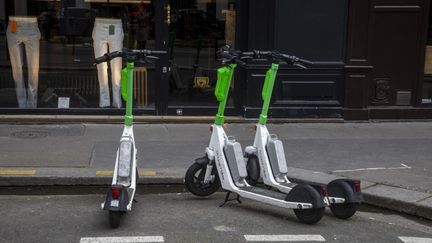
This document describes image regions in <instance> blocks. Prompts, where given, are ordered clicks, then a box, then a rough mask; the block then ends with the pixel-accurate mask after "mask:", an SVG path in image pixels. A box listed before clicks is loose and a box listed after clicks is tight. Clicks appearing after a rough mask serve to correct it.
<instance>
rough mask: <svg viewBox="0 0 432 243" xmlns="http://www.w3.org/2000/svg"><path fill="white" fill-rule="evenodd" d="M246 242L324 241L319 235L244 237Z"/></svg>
mask: <svg viewBox="0 0 432 243" xmlns="http://www.w3.org/2000/svg"><path fill="white" fill-rule="evenodd" d="M244 237H245V239H246V241H326V240H325V239H324V237H322V236H321V235H244Z"/></svg>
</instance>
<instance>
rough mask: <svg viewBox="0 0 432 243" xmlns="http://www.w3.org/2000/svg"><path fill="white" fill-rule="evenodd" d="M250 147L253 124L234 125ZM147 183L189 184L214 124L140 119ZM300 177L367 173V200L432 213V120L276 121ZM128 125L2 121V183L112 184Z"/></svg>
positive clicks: (230, 130)
mask: <svg viewBox="0 0 432 243" xmlns="http://www.w3.org/2000/svg"><path fill="white" fill-rule="evenodd" d="M226 130H227V134H229V135H234V136H236V138H237V140H238V141H239V142H240V143H241V144H242V146H246V145H250V144H251V143H252V142H253V135H254V134H253V133H254V130H253V123H236V124H228V125H226ZM134 131H135V139H136V144H137V148H138V163H139V168H140V169H139V173H140V183H142V184H181V183H183V176H184V174H185V171H186V169H187V168H188V166H189V165H190V164H191V163H192V162H193V159H194V158H197V157H200V156H202V155H203V154H204V148H205V147H206V146H207V144H208V141H209V137H210V131H209V125H208V124H199V123H194V124H177V123H176V124H137V125H135V127H134ZM269 131H270V132H271V133H275V134H277V135H278V136H279V138H280V139H281V140H282V141H283V143H284V147H285V153H286V158H287V162H288V165H289V166H290V168H289V169H290V172H289V175H290V178H291V179H292V180H293V181H307V182H314V183H328V182H329V181H331V180H332V179H335V178H340V177H347V178H356V179H361V180H362V187H363V193H364V196H365V201H366V203H369V204H373V205H377V206H381V207H386V208H389V209H393V210H397V211H401V212H405V213H409V214H413V215H418V216H421V217H425V218H429V219H432V161H431V160H432V146H431V145H432V122H382V123H287V124H270V125H269ZM121 133H122V125H113V124H84V123H76V124H50V125H9V124H2V125H0V148H1V152H2V153H1V155H0V186H43V185H72V186H73V185H106V184H109V183H110V176H111V174H112V170H113V167H114V160H115V153H116V147H117V144H118V141H119V138H120V136H121Z"/></svg>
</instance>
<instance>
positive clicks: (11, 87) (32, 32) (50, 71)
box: [0, 0, 155, 109]
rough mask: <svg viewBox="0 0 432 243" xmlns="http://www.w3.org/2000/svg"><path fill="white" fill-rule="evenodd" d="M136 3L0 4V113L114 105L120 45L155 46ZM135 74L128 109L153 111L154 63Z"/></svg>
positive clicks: (148, 10)
mask: <svg viewBox="0 0 432 243" xmlns="http://www.w3.org/2000/svg"><path fill="white" fill-rule="evenodd" d="M154 31H155V22H154V5H153V3H152V2H151V1H142V0H135V1H133V0H127V1H126V0H61V1H46V0H45V1H42V0H25V1H23V0H0V108H21V109H36V108H55V109H58V108H62V109H72V108H101V109H102V108H115V109H116V108H120V107H123V106H124V103H123V101H122V100H121V98H120V91H121V85H120V83H121V82H120V79H121V78H120V72H121V69H122V66H123V64H124V60H121V59H116V60H115V61H112V62H111V63H110V64H109V65H107V64H100V65H98V66H94V65H93V60H94V58H95V57H98V56H101V55H103V54H104V53H106V52H107V51H116V50H120V49H121V48H124V47H126V48H146V47H147V48H154V46H155V40H154V36H155V35H154ZM136 66H137V67H136V69H135V90H134V95H133V96H134V107H136V108H149V109H151V108H153V107H154V102H155V92H154V90H155V89H154V85H155V81H154V80H155V78H154V69H155V64H144V63H138V64H137V65H136Z"/></svg>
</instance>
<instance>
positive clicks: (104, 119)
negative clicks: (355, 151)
mask: <svg viewBox="0 0 432 243" xmlns="http://www.w3.org/2000/svg"><path fill="white" fill-rule="evenodd" d="M213 121H214V116H148V115H143V116H139V115H137V116H134V123H137V124H139V123H212V122H213ZM225 121H226V123H256V121H257V119H247V118H244V117H240V116H226V117H225ZM123 122H124V118H123V116H121V115H118V116H111V115H0V124H17V123H18V124H58V123H97V124H120V123H123ZM269 123H344V120H343V119H342V118H302V119H300V118H298V119H290V118H274V119H269Z"/></svg>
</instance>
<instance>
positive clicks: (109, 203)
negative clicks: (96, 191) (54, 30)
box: [103, 185, 129, 212]
mask: <svg viewBox="0 0 432 243" xmlns="http://www.w3.org/2000/svg"><path fill="white" fill-rule="evenodd" d="M111 187H115V188H120V192H119V198H118V200H115V199H114V198H113V196H112V191H111V188H110V190H109V191H108V193H107V196H106V198H105V204H104V208H103V209H104V210H109V211H120V212H126V211H127V205H128V204H129V195H128V193H127V189H126V188H125V187H123V186H121V185H112V186H111ZM115 201H118V205H117V202H115Z"/></svg>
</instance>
